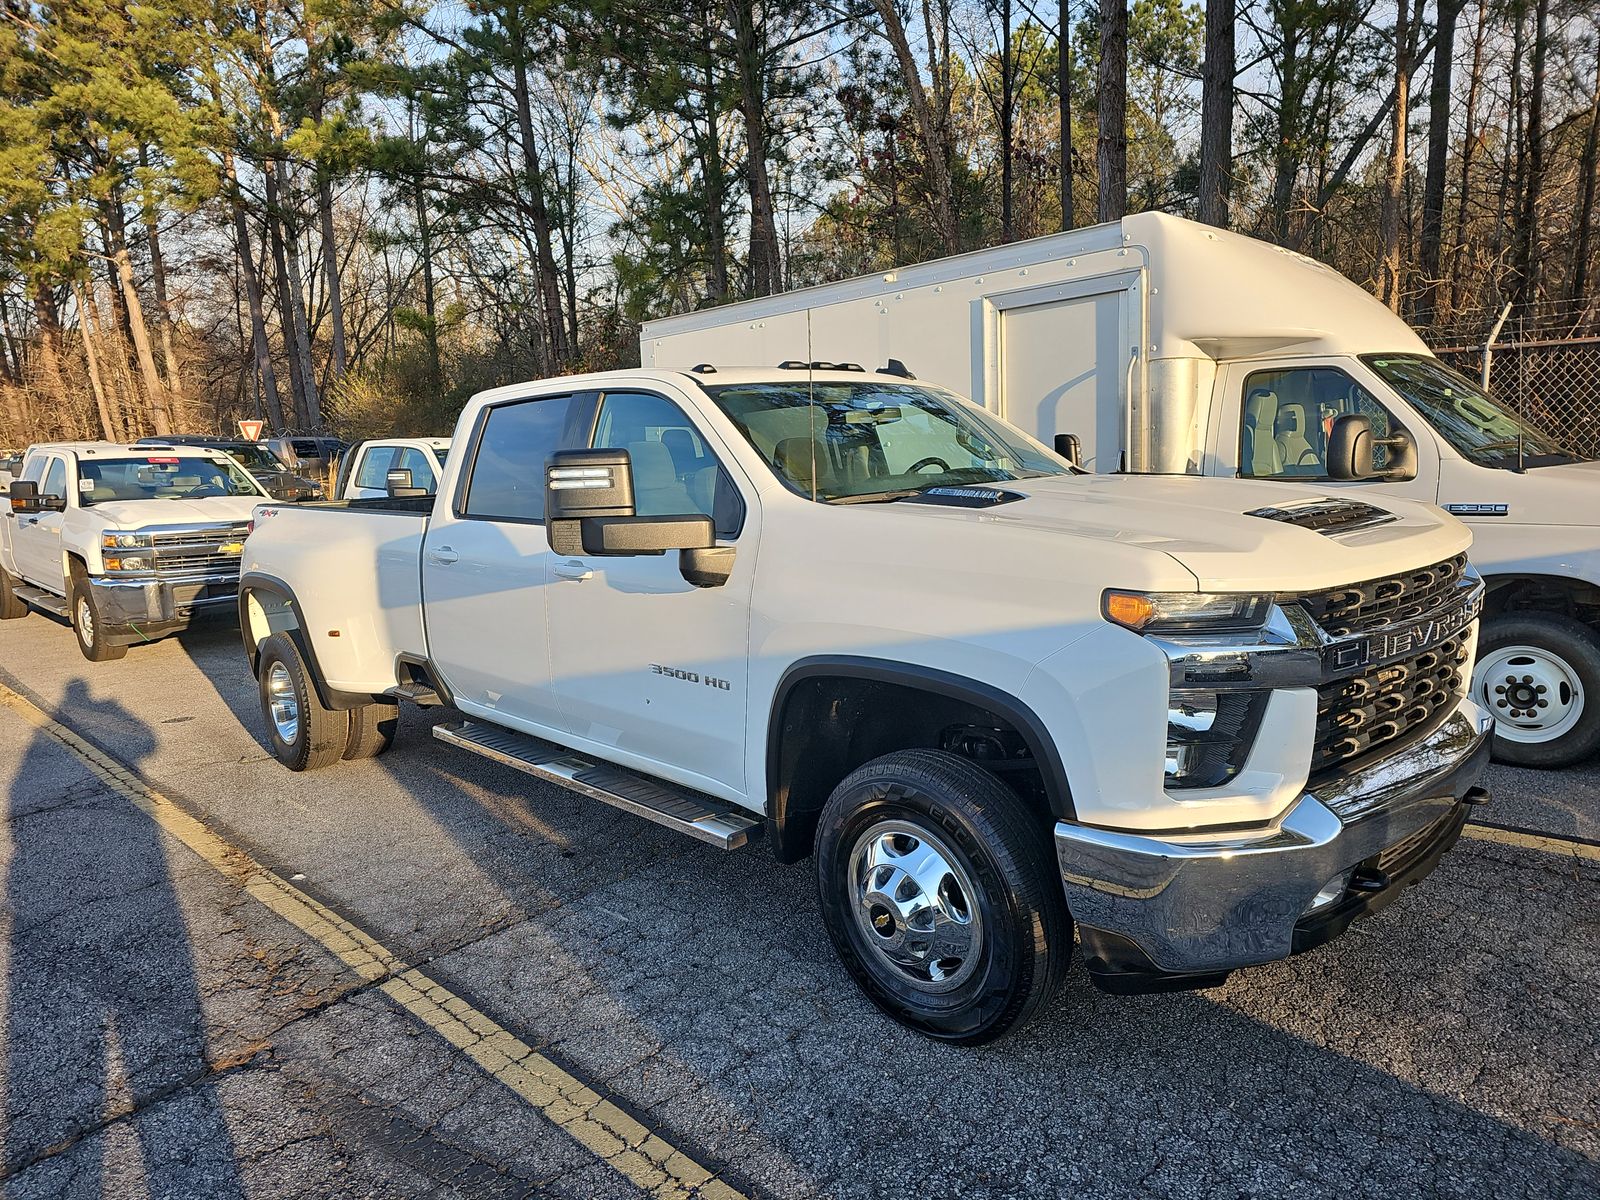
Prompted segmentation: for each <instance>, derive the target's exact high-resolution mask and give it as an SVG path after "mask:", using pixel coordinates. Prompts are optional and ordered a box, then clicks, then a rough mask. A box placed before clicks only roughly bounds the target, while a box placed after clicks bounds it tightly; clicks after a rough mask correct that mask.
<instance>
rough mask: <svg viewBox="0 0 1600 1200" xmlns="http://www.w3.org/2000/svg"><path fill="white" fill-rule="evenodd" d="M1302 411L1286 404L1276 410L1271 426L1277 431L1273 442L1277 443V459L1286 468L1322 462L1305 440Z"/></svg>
mask: <svg viewBox="0 0 1600 1200" xmlns="http://www.w3.org/2000/svg"><path fill="white" fill-rule="evenodd" d="M1302 411H1303V410H1302V409H1301V408H1300V406H1299V405H1294V404H1286V405H1284V406H1283V407H1282V408H1280V409H1279V410H1278V416H1277V419H1276V421H1275V422H1274V425H1273V428H1274V429H1275V430H1276V431H1277V437H1275V438H1274V439H1273V440H1274V441H1276V442H1277V443H1278V457H1279V459H1280V460H1281V461H1282V463H1283V464H1284V466H1286V467H1299V466H1308V465H1311V464H1314V463H1320V462H1321V461H1322V460H1321V459H1320V458H1319V457H1318V455H1317V452H1316V450H1315V449H1313V448H1312V445H1311V443H1310V442H1308V441H1307V440H1306V435H1305V432H1304V428H1303V418H1302V415H1301V414H1302Z"/></svg>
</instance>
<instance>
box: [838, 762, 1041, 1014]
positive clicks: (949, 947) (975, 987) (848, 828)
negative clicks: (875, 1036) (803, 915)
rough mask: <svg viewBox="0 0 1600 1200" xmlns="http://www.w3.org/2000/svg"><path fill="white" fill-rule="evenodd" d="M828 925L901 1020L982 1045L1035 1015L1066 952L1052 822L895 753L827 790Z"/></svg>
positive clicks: (983, 783)
mask: <svg viewBox="0 0 1600 1200" xmlns="http://www.w3.org/2000/svg"><path fill="white" fill-rule="evenodd" d="M817 875H818V884H819V887H820V892H821V900H822V915H823V920H824V922H825V923H826V925H827V928H828V934H829V936H830V937H831V938H832V939H833V944H834V947H835V949H837V951H838V953H839V957H840V959H841V960H842V961H843V962H844V965H845V968H846V969H847V970H848V971H849V972H850V974H851V976H852V977H853V978H854V979H855V981H856V982H857V983H858V984H859V985H860V986H861V989H862V990H863V991H864V992H866V994H867V996H868V997H869V998H870V999H871V1000H872V1002H873V1003H874V1004H876V1005H877V1006H878V1007H879V1008H881V1009H882V1010H883V1011H884V1012H886V1013H887V1014H888V1015H889V1016H891V1017H893V1018H894V1019H895V1020H897V1021H900V1022H901V1023H903V1024H905V1025H908V1026H910V1027H911V1028H913V1029H916V1030H918V1031H919V1032H921V1033H924V1034H927V1035H928V1036H930V1037H934V1038H938V1039H940V1040H941V1041H949V1042H961V1043H977V1042H986V1041H990V1040H992V1039H993V1038H997V1037H999V1036H1000V1035H1001V1034H1003V1033H1005V1032H1006V1031H1007V1030H1009V1029H1011V1028H1012V1027H1013V1026H1015V1025H1018V1024H1020V1023H1021V1022H1023V1021H1026V1020H1027V1019H1028V1018H1029V1017H1031V1016H1032V1015H1033V1014H1034V1013H1035V1012H1036V1011H1037V1010H1038V1009H1039V1007H1040V1005H1042V1004H1043V1003H1044V1002H1045V1001H1046V1000H1047V999H1048V998H1049V996H1050V994H1051V993H1052V992H1053V991H1054V990H1055V988H1056V986H1057V984H1058V983H1059V982H1060V979H1061V976H1062V974H1063V972H1064V971H1065V970H1066V965H1067V961H1068V958H1069V957H1070V955H1071V952H1072V919H1071V917H1070V916H1069V915H1068V914H1067V907H1066V902H1065V900H1064V899H1063V897H1062V895H1061V884H1060V880H1059V878H1058V876H1057V874H1056V870H1055V866H1054V856H1053V855H1052V854H1051V853H1050V836H1049V831H1048V827H1047V824H1046V822H1044V821H1042V820H1041V819H1039V817H1038V816H1037V815H1036V814H1034V813H1033V812H1032V811H1030V810H1029V808H1028V807H1027V806H1026V805H1025V804H1024V803H1023V802H1022V801H1021V800H1020V799H1019V798H1018V797H1017V796H1016V795H1015V794H1013V793H1012V792H1011V791H1009V790H1008V789H1007V788H1006V787H1004V786H1003V785H1002V784H1001V783H1000V782H999V781H998V780H997V779H995V777H994V776H993V775H990V774H989V773H988V772H986V771H983V770H982V769H980V768H979V767H977V766H974V765H973V764H972V763H970V762H968V761H967V760H966V759H963V758H958V757H956V756H955V755H953V754H946V753H942V752H939V751H933V750H902V751H897V752H895V753H893V754H886V755H884V756H883V757H882V758H878V759H874V760H873V761H872V762H869V763H867V764H866V765H865V766H863V767H860V768H859V769H857V770H856V771H854V772H852V773H851V774H850V775H849V776H847V777H846V778H845V780H844V781H843V782H842V783H840V784H839V786H838V787H837V788H835V789H834V792H833V795H832V796H830V797H829V798H828V803H827V805H826V807H825V808H824V809H823V812H822V818H821V822H820V825H819V828H818V840H817Z"/></svg>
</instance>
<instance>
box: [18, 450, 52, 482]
mask: <svg viewBox="0 0 1600 1200" xmlns="http://www.w3.org/2000/svg"><path fill="white" fill-rule="evenodd" d="M49 461H50V460H49V459H48V458H46V457H45V456H44V455H42V454H36V455H34V456H33V457H32V458H30V459H29V460H28V467H27V469H26V470H25V471H23V472H22V478H23V479H25V480H26V481H27V482H29V483H38V482H39V480H40V478H41V477H42V476H43V475H44V465H45V463H47V462H49Z"/></svg>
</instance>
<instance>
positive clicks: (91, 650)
mask: <svg viewBox="0 0 1600 1200" xmlns="http://www.w3.org/2000/svg"><path fill="white" fill-rule="evenodd" d="M67 603H68V604H69V605H70V606H71V614H72V631H73V632H74V633H76V634H77V635H78V649H79V650H81V651H83V656H84V657H85V658H87V659H88V660H89V661H90V662H112V661H114V660H116V659H119V658H122V657H124V656H125V655H126V654H127V653H128V648H127V647H126V646H124V645H121V644H120V643H116V642H111V641H108V640H107V639H106V623H105V620H104V618H103V617H102V615H101V613H100V605H99V604H98V603H96V601H95V598H94V587H93V585H92V584H90V582H89V577H88V575H87V574H85V573H84V571H83V569H82V568H81V567H78V566H76V565H74V567H73V569H72V582H71V586H70V587H69V588H68V589H67Z"/></svg>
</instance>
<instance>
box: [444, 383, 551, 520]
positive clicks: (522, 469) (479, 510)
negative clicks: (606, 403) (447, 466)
mask: <svg viewBox="0 0 1600 1200" xmlns="http://www.w3.org/2000/svg"><path fill="white" fill-rule="evenodd" d="M571 407H572V397H571V396H550V397H548V398H546V399H540V400H523V401H521V402H519V403H515V404H502V405H499V406H498V407H496V408H492V409H490V410H489V416H488V418H487V420H485V422H484V425H483V433H482V435H481V436H480V437H479V440H478V452H477V455H476V456H475V457H474V459H473V462H472V476H471V478H470V479H468V481H467V496H466V501H465V503H463V505H462V512H463V514H464V515H466V516H469V517H490V518H498V519H501V520H506V521H542V520H544V465H545V460H546V459H548V458H549V457H550V455H551V454H553V453H554V452H555V451H557V450H559V449H560V448H561V446H562V432H563V430H564V429H565V428H566V424H567V413H568V411H569V410H570V409H571Z"/></svg>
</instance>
